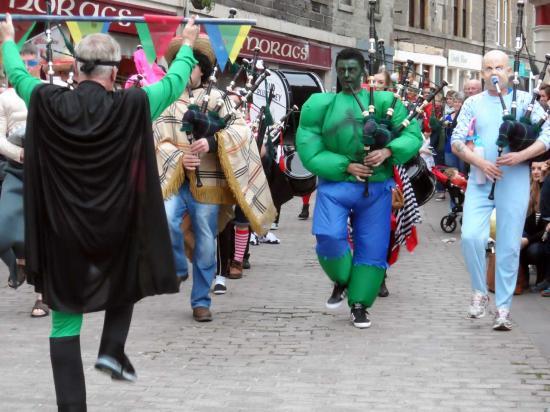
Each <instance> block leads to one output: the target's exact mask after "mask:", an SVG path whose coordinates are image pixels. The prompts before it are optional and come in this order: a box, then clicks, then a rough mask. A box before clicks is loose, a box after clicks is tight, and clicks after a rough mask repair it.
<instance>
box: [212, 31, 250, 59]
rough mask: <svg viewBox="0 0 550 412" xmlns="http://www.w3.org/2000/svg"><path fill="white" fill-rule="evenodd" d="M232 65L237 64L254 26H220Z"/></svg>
mask: <svg viewBox="0 0 550 412" xmlns="http://www.w3.org/2000/svg"><path fill="white" fill-rule="evenodd" d="M219 27H220V32H221V34H222V37H223V40H224V43H225V49H226V50H227V53H228V54H229V60H230V61H231V63H235V60H236V59H237V56H238V55H239V53H240V51H241V49H242V48H243V45H244V41H245V40H246V37H247V36H248V33H249V32H250V29H251V28H252V26H219Z"/></svg>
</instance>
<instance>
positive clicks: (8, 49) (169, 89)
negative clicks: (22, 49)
mask: <svg viewBox="0 0 550 412" xmlns="http://www.w3.org/2000/svg"><path fill="white" fill-rule="evenodd" d="M2 54H3V60H4V68H5V70H6V75H7V76H8V80H9V82H10V83H11V84H12V85H13V87H14V88H15V90H16V92H17V94H18V95H19V96H20V97H21V98H22V99H23V100H24V101H25V104H26V105H27V107H28V106H29V102H30V100H31V95H32V91H33V90H34V88H35V87H36V86H38V85H39V84H42V82H41V81H40V80H39V79H37V78H35V77H33V76H31V75H30V74H29V72H27V69H26V68H25V65H24V64H23V61H22V60H21V57H20V56H19V50H18V49H17V46H16V44H15V43H14V42H13V41H6V42H4V44H3V45H2ZM196 64H197V61H196V60H195V58H194V57H193V50H192V49H191V47H189V46H182V47H181V48H180V50H179V52H178V54H177V56H176V58H175V59H174V61H173V62H172V65H171V66H170V69H169V70H168V73H167V74H166V76H164V78H163V79H162V80H161V81H159V82H157V83H154V84H152V85H149V86H146V87H144V88H143V90H144V91H145V93H147V97H148V99H149V107H150V110H151V119H155V118H157V117H158V116H160V114H161V113H162V112H163V111H164V109H166V108H167V107H168V106H170V104H172V103H173V102H174V101H176V100H177V98H178V97H180V96H181V94H182V93H183V91H184V90H185V86H186V85H187V81H188V80H189V76H190V75H191V71H192V70H193V68H194V67H195V65H196Z"/></svg>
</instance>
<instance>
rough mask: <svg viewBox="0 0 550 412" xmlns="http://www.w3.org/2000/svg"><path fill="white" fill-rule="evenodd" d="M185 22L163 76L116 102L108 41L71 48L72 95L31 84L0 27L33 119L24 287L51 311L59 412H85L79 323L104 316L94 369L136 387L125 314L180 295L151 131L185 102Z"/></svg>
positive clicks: (116, 50)
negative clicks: (157, 298) (142, 303)
mask: <svg viewBox="0 0 550 412" xmlns="http://www.w3.org/2000/svg"><path fill="white" fill-rule="evenodd" d="M197 35H198V27H197V26H195V25H194V19H191V20H190V22H189V23H188V24H187V26H186V27H185V29H184V31H183V36H182V37H183V43H184V46H182V47H181V49H180V52H179V53H178V55H177V56H176V59H175V61H174V63H173V64H172V66H171V68H170V71H169V72H168V74H167V75H166V76H165V77H164V78H163V79H162V80H161V81H160V82H158V83H155V84H153V85H151V86H148V87H146V88H143V89H140V88H131V89H127V90H124V91H114V90H113V89H114V83H115V80H116V75H117V72H118V63H119V62H120V46H119V45H118V43H117V42H116V41H115V40H114V39H112V38H111V37H110V36H108V35H106V34H92V35H89V36H86V37H85V38H84V39H83V40H82V41H81V42H80V43H79V44H78V45H77V47H76V61H77V62H76V76H77V79H78V81H79V85H78V87H77V88H76V89H75V90H70V89H69V88H65V87H60V86H54V85H51V84H43V83H41V82H40V81H38V80H37V79H35V78H34V77H32V76H30V75H29V74H28V73H27V71H26V69H25V66H24V65H23V63H22V62H21V59H20V58H19V53H18V50H17V46H16V44H15V43H14V41H13V38H14V28H13V25H12V23H11V17H9V15H8V16H7V18H6V22H3V23H0V41H2V53H3V61H4V65H5V69H6V73H7V76H8V79H9V81H10V82H11V83H12V84H13V86H14V88H15V89H16V91H17V93H18V94H19V96H21V98H22V99H23V100H24V101H25V103H26V104H27V106H28V108H29V114H28V123H27V131H26V136H25V148H24V150H25V164H26V169H25V177H24V194H25V249H26V260H27V272H28V274H29V281H30V282H31V283H32V284H34V285H35V288H36V289H37V291H39V292H42V293H43V295H44V302H45V303H47V304H48V305H49V306H50V308H51V309H52V332H51V335H50V355H51V361H52V369H53V375H54V383H55V388H56V395H57V404H58V408H59V410H60V411H85V410H86V389H85V382H84V371H83V366H82V358H81V354H80V328H81V325H82V314H83V313H88V312H94V311H100V310H105V311H106V313H105V323H104V327H103V335H102V338H101V344H100V348H99V356H98V359H97V362H96V365H95V366H96V368H97V369H99V370H101V371H104V372H106V373H108V374H109V375H111V377H112V378H114V379H123V380H128V381H134V380H136V379H137V376H136V373H135V371H134V368H133V367H132V365H131V363H130V361H129V360H128V357H127V356H126V355H125V353H124V346H125V343H126V338H127V335H128V330H129V327H130V321H131V317H132V310H133V304H134V303H135V302H137V301H138V300H140V299H141V298H143V297H145V296H151V295H155V294H162V293H175V292H177V291H178V284H177V279H176V274H175V269H174V264H173V262H174V259H173V256H172V251H171V246H170V237H169V234H168V228H167V223H166V215H165V212H164V206H163V201H162V195H161V190H160V184H159V180H158V175H157V166H156V161H155V153H154V142H153V135H152V126H151V120H152V119H154V118H155V117H157V116H159V115H160V114H161V113H162V111H163V110H164V109H165V108H166V107H167V106H169V105H170V104H171V103H172V102H173V101H175V100H176V99H177V98H178V97H179V96H180V95H181V94H182V92H183V90H184V88H185V86H186V83H187V81H188V79H189V75H190V73H191V71H192V69H193V67H194V66H195V65H196V60H195V59H194V57H193V52H192V46H193V44H194V42H195V40H196V38H197Z"/></svg>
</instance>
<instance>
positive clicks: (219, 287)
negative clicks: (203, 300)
mask: <svg viewBox="0 0 550 412" xmlns="http://www.w3.org/2000/svg"><path fill="white" fill-rule="evenodd" d="M225 292H227V287H226V286H225V277H224V276H219V275H218V276H216V283H215V284H214V287H213V288H212V293H214V295H225Z"/></svg>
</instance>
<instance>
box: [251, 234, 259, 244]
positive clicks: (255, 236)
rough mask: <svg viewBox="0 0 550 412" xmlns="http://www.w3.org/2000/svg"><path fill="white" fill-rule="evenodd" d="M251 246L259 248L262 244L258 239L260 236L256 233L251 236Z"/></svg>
mask: <svg viewBox="0 0 550 412" xmlns="http://www.w3.org/2000/svg"><path fill="white" fill-rule="evenodd" d="M250 244H251V245H254V246H258V245H259V244H260V240H259V239H258V235H257V234H256V233H254V232H253V233H251V234H250Z"/></svg>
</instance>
